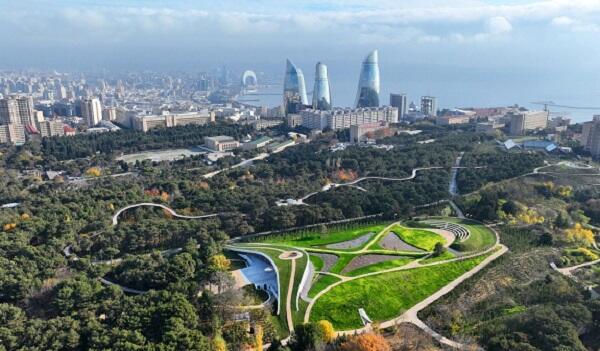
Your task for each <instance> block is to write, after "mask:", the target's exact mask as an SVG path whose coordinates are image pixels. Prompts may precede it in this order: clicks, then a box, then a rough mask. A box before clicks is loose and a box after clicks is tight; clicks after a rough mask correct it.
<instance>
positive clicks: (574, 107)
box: [531, 101, 600, 112]
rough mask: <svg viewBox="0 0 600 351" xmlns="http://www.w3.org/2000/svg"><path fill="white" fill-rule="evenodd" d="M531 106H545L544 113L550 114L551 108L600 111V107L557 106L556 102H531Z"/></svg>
mask: <svg viewBox="0 0 600 351" xmlns="http://www.w3.org/2000/svg"><path fill="white" fill-rule="evenodd" d="M531 104H533V105H542V106H544V111H546V112H548V108H549V107H558V108H564V109H567V110H600V107H582V106H568V105H559V104H556V103H555V102H554V101H534V102H531Z"/></svg>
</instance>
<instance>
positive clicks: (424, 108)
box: [421, 96, 437, 117]
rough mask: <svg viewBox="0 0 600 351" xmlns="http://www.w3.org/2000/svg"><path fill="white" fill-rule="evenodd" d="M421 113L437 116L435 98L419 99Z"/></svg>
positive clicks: (424, 97)
mask: <svg viewBox="0 0 600 351" xmlns="http://www.w3.org/2000/svg"><path fill="white" fill-rule="evenodd" d="M421 113H422V114H424V115H426V116H431V117H435V116H436V115H437V98H436V97H433V96H423V97H421Z"/></svg>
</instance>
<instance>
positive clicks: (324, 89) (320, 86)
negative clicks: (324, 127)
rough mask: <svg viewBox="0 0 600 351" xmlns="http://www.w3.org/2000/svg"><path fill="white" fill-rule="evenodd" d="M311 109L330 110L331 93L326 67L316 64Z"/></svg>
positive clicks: (319, 63)
mask: <svg viewBox="0 0 600 351" xmlns="http://www.w3.org/2000/svg"><path fill="white" fill-rule="evenodd" d="M312 108H313V109H315V110H331V93H330V91H329V77H328V75H327V66H326V65H324V64H322V63H321V62H318V63H317V67H316V70H315V88H314V89H313V100H312Z"/></svg>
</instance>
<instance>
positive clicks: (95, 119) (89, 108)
mask: <svg viewBox="0 0 600 351" xmlns="http://www.w3.org/2000/svg"><path fill="white" fill-rule="evenodd" d="M81 117H83V119H85V120H86V121H87V125H88V126H90V127H93V126H95V125H97V124H98V123H100V121H101V120H102V104H101V103H100V100H99V99H97V98H91V99H84V100H81Z"/></svg>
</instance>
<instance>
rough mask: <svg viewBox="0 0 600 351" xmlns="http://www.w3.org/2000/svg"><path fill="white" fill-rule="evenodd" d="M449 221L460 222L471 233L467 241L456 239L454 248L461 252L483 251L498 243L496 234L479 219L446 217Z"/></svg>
mask: <svg viewBox="0 0 600 351" xmlns="http://www.w3.org/2000/svg"><path fill="white" fill-rule="evenodd" d="M444 220H446V221H448V222H453V223H456V224H460V225H462V226H463V227H465V228H466V229H467V230H468V231H469V233H470V235H469V237H468V238H467V240H465V241H460V242H459V241H455V242H454V243H453V244H452V246H451V247H452V248H453V249H455V250H457V251H461V252H471V251H482V250H485V249H487V248H490V247H492V246H494V245H495V244H496V235H495V234H494V232H493V231H492V230H490V229H489V228H488V227H486V226H485V225H483V224H481V223H480V222H477V221H472V220H469V219H460V218H444Z"/></svg>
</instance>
